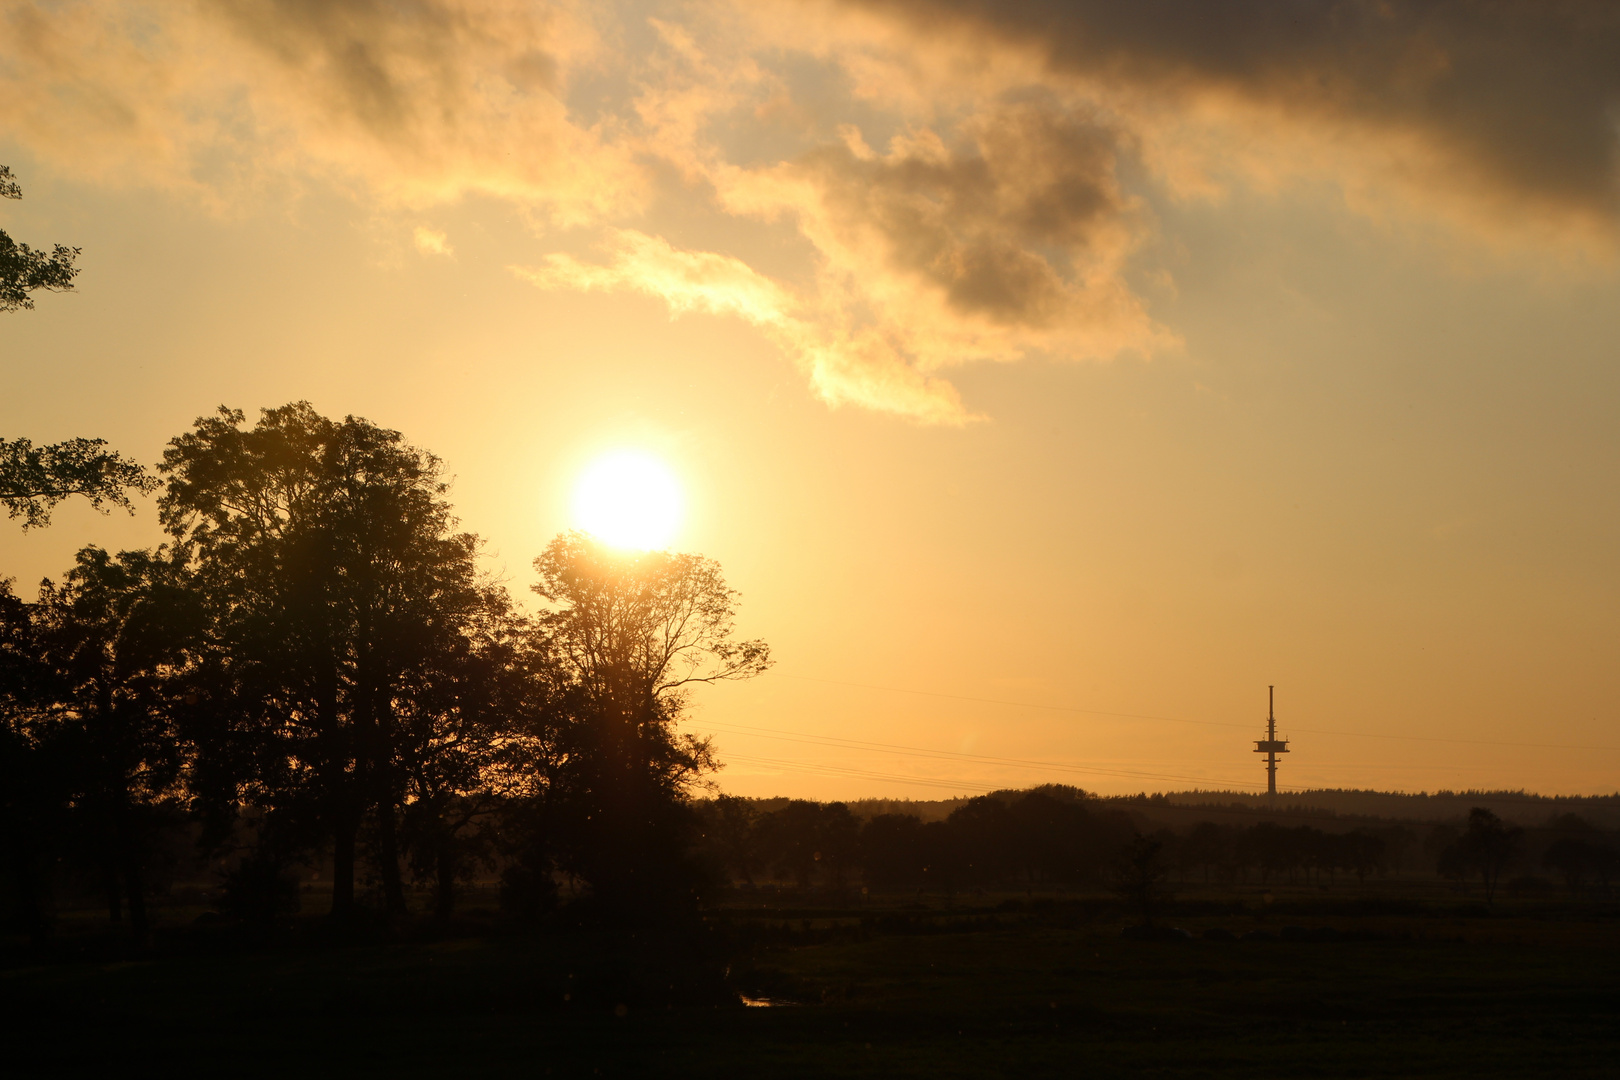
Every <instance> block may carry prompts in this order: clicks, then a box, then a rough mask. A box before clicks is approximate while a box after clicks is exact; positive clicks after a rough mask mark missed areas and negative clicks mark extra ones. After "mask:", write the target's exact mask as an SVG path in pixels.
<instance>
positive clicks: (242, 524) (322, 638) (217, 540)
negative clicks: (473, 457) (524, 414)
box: [160, 402, 505, 917]
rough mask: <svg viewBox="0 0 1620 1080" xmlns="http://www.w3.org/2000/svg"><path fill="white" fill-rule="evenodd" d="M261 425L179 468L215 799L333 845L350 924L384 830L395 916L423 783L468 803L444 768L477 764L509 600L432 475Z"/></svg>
mask: <svg viewBox="0 0 1620 1080" xmlns="http://www.w3.org/2000/svg"><path fill="white" fill-rule="evenodd" d="M244 421H245V417H244V416H243V414H242V413H241V412H240V411H236V410H231V409H223V408H222V409H221V410H220V411H219V413H218V414H217V415H215V416H212V417H203V418H200V419H199V420H198V421H197V425H196V428H195V429H194V430H193V431H191V432H189V433H187V434H184V435H181V436H180V437H178V438H176V439H174V440H173V441H172V442H171V443H170V446H169V449H168V450H167V451H166V452H165V454H164V459H163V465H162V471H163V472H164V473H166V474H167V475H168V477H169V482H168V489H167V491H166V493H165V494H164V496H163V497H162V500H161V503H160V506H161V511H162V519H163V522H164V524H165V526H166V527H167V528H168V529H169V530H170V532H171V533H173V534H174V535H175V536H176V537H177V538H178V539H179V540H181V541H182V543H183V544H184V545H185V549H186V550H187V552H188V553H189V554H190V555H191V556H192V559H193V562H194V565H195V568H196V571H195V572H196V575H197V577H198V580H199V582H200V584H201V586H202V588H203V590H204V594H205V596H206V597H207V599H208V602H209V605H210V614H211V616H212V622H213V628H214V629H213V637H214V644H215V651H214V656H213V657H212V661H213V662H212V665H211V667H210V672H209V674H210V678H211V680H212V686H213V688H214V690H215V692H217V693H218V694H219V695H220V696H221V697H222V698H223V699H224V700H222V701H220V702H219V703H218V704H219V705H220V706H222V707H221V708H216V709H212V710H209V711H208V712H207V713H206V715H207V716H209V717H212V718H213V720H214V722H215V723H216V724H217V725H219V727H218V728H217V729H216V730H214V731H213V732H212V733H211V737H210V738H208V739H207V740H205V745H206V746H207V747H208V751H207V754H208V755H209V756H212V757H214V758H215V760H214V761H211V762H204V763H202V766H201V769H202V772H203V774H204V775H207V776H211V777H213V778H214V781H215V783H214V785H213V790H212V791H211V792H209V793H208V794H209V795H210V796H211V797H212V798H213V800H214V801H215V802H216V803H218V802H220V801H224V802H233V801H243V802H249V803H252V804H254V805H257V806H259V807H260V808H262V809H263V810H264V811H265V812H266V813H267V815H269V817H270V818H271V819H272V820H271V821H270V823H269V825H270V828H269V832H270V833H271V834H274V835H281V836H288V835H293V836H302V837H304V838H306V839H307V840H313V839H314V838H317V837H319V836H322V835H324V836H325V837H327V838H329V839H330V842H331V843H332V850H333V876H334V884H333V894H332V911H333V913H334V915H337V916H339V917H344V916H347V915H348V914H350V913H351V912H352V910H353V908H354V881H355V860H356V853H357V838H358V837H359V836H360V834H361V830H362V824H363V822H365V821H366V819H367V816H368V814H369V815H370V828H369V829H368V836H369V838H370V839H371V841H372V843H371V848H372V855H373V857H374V859H375V861H376V863H377V866H378V871H379V875H380V878H381V881H382V886H383V893H384V899H385V904H386V906H387V908H388V909H389V910H390V911H391V912H397V911H400V910H402V909H403V906H404V891H403V884H402V871H401V855H402V852H401V849H400V838H399V815H400V812H401V809H402V806H403V805H404V804H405V803H406V802H407V801H408V800H409V799H410V798H412V797H413V795H418V796H419V795H422V794H423V793H425V792H427V790H428V788H425V787H419V788H418V789H417V790H416V791H414V792H413V790H412V784H413V782H418V783H422V784H427V785H428V786H429V787H432V786H433V785H440V784H441V782H442V783H443V784H453V783H454V781H453V780H451V779H448V778H447V777H448V775H449V774H450V773H455V772H456V770H455V769H454V768H447V767H444V765H443V757H444V756H446V755H448V756H451V757H453V756H454V755H456V754H457V753H458V752H459V749H460V747H461V746H462V745H464V744H463V743H462V742H461V741H460V736H459V735H458V734H456V732H458V731H462V730H464V728H465V721H466V716H465V713H464V711H463V709H462V708H461V705H462V702H463V701H464V700H465V677H466V676H467V673H468V671H469V670H470V666H469V663H468V659H469V656H470V654H471V653H472V652H473V651H475V650H474V647H473V646H472V644H470V639H472V638H475V637H476V636H477V635H478V634H479V633H480V632H482V631H481V627H482V626H483V625H484V624H485V623H486V622H487V621H488V620H490V619H498V618H499V617H500V616H501V613H502V612H503V611H504V607H505V601H504V597H503V596H502V595H501V594H500V592H499V590H497V589H493V588H490V587H488V586H486V585H484V584H483V583H482V582H481V581H480V579H479V576H478V574H477V572H476V568H475V558H476V554H477V549H478V540H477V538H476V537H474V536H471V535H469V534H465V533H456V532H454V531H453V529H454V524H455V521H454V518H453V517H452V516H451V514H450V508H449V505H448V503H447V502H446V501H445V499H444V493H445V490H446V486H445V484H444V482H443V480H442V479H441V478H440V467H439V461H438V459H437V458H435V457H434V456H433V455H431V454H429V453H426V452H425V451H422V450H419V449H417V448H415V447H413V446H410V445H409V444H407V443H406V442H405V441H404V439H403V438H402V437H401V436H400V434H399V433H398V432H395V431H389V430H386V429H383V428H379V427H377V426H376V425H374V424H371V423H370V422H368V421H366V420H363V419H360V418H357V417H352V416H351V417H347V418H345V419H344V420H342V421H333V420H329V419H327V418H326V417H323V416H321V415H319V414H318V413H316V412H315V411H314V410H313V409H312V408H311V407H310V406H309V404H308V403H307V402H299V403H296V404H292V405H287V406H284V407H282V408H279V409H269V410H265V411H264V412H263V414H262V416H261V418H260V420H259V422H258V423H257V424H256V425H255V426H254V427H252V428H251V429H244V427H243V424H244ZM428 758H433V759H434V761H435V762H436V764H430V763H429V762H428V760H427V759H428ZM435 770H438V772H437V773H435ZM434 790H439V789H438V788H435V789H434Z"/></svg>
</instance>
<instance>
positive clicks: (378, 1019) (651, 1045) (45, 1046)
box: [0, 894, 1620, 1077]
mask: <svg viewBox="0 0 1620 1080" xmlns="http://www.w3.org/2000/svg"><path fill="white" fill-rule="evenodd" d="M1313 909H1315V911H1314V913H1313ZM1260 914H1261V911H1259V910H1258V909H1257V910H1256V911H1253V912H1250V911H1249V910H1248V909H1244V908H1242V907H1241V906H1238V905H1234V904H1230V903H1229V904H1226V905H1224V906H1223V905H1222V904H1220V903H1216V902H1213V901H1212V902H1207V903H1199V902H1195V901H1191V900H1189V901H1186V902H1184V903H1183V905H1182V910H1181V911H1179V912H1172V914H1171V917H1170V918H1169V920H1168V921H1169V922H1172V923H1174V924H1175V925H1178V926H1181V927H1184V928H1185V929H1187V930H1188V931H1189V932H1191V933H1192V934H1193V935H1194V937H1193V938H1191V939H1189V940H1175V941H1133V940H1125V939H1122V938H1121V936H1120V930H1121V927H1122V926H1123V925H1124V924H1125V922H1126V920H1125V918H1124V916H1123V914H1122V913H1120V912H1118V911H1117V910H1114V909H1112V908H1111V906H1110V905H1109V904H1108V903H1107V902H1106V901H1103V900H1101V899H1100V898H1092V899H1090V900H1087V899H1084V898H1082V899H1074V898H1070V899H1067V900H1061V901H1059V900H1052V901H1047V902H1044V903H1041V902H1036V903H1028V902H1020V901H1013V900H1008V899H1006V898H1000V899H998V898H995V897H988V898H978V900H977V902H976V903H974V904H967V903H957V904H954V905H951V906H950V907H949V908H948V909H947V908H946V906H945V905H944V903H943V901H935V902H933V905H932V906H928V907H924V906H918V905H916V904H911V905H901V904H899V903H896V904H892V905H887V906H885V905H884V904H882V903H873V904H870V905H868V906H867V907H865V908H863V909H860V910H852V909H850V908H846V907H841V906H823V907H820V908H810V907H805V906H802V905H801V906H798V907H793V906H790V905H788V904H786V903H785V902H783V901H781V900H780V899H778V900H776V901H767V902H764V903H760V904H755V903H753V902H752V901H750V902H748V903H746V904H745V903H739V904H737V905H735V906H733V907H731V908H729V909H722V910H719V911H716V912H714V913H711V920H710V921H711V924H714V925H717V926H718V927H719V928H720V929H719V931H718V932H717V936H726V935H730V936H731V938H732V939H733V940H739V941H752V942H753V943H754V944H753V946H752V947H751V948H749V949H747V950H746V955H743V953H742V952H735V951H734V952H735V956H734V961H733V965H732V968H731V970H730V971H729V972H727V973H725V980H726V982H725V987H726V988H725V989H723V992H721V993H717V992H716V989H717V987H718V986H719V983H718V982H717V981H716V980H718V979H719V977H720V974H721V973H720V972H719V970H718V968H717V969H716V972H715V973H714V974H715V979H713V980H711V979H708V978H707V976H706V975H704V974H703V973H695V972H693V971H691V970H689V968H690V966H692V965H697V966H701V962H700V961H689V960H688V959H687V957H686V955H685V954H682V953H680V952H679V951H678V950H672V949H670V948H664V947H661V948H659V949H648V948H644V947H641V946H639V945H638V944H636V943H634V942H628V941H625V940H622V939H621V938H616V937H613V936H609V935H597V936H591V935H583V936H582V935H578V934H574V935H559V934H535V933H498V932H485V933H479V934H476V935H469V936H455V937H449V938H444V939H440V940H431V939H425V938H424V939H418V940H406V941H393V942H377V943H373V944H368V945H347V946H336V945H332V944H329V943H328V944H324V945H322V944H317V943H315V942H313V941H310V940H299V939H293V940H284V941H281V942H279V943H261V944H259V945H257V946H251V947H249V946H245V945H241V944H229V943H226V944H222V943H221V942H220V941H215V942H213V943H211V944H207V945H204V944H199V943H198V942H197V941H196V940H194V939H193V938H188V937H186V936H184V935H179V936H174V937H171V938H170V939H168V940H167V942H161V941H160V943H159V946H158V951H157V954H156V955H152V954H145V955H141V954H135V955H131V956H129V957H126V958H123V959H112V958H111V957H110V956H108V955H106V954H103V955H101V956H99V957H98V958H97V959H96V960H91V959H88V958H82V959H73V958H71V957H62V958H58V959H57V960H56V961H55V962H52V963H37V962H36V963H16V964H14V965H13V966H10V967H8V968H7V969H6V970H4V971H3V972H0V995H3V997H4V1002H5V1008H4V1017H5V1021H4V1023H5V1025H6V1028H7V1029H8V1030H7V1032H6V1034H7V1046H8V1051H7V1054H8V1057H9V1058H10V1060H12V1061H17V1062H24V1063H26V1072H25V1073H17V1074H13V1075H27V1074H39V1073H42V1072H44V1071H45V1070H47V1069H51V1070H54V1071H62V1072H81V1071H89V1070H90V1069H92V1068H98V1069H99V1068H107V1067H111V1069H114V1070H117V1071H120V1072H122V1073H125V1074H129V1073H130V1072H131V1069H132V1068H133V1070H134V1074H136V1075H141V1074H146V1073H148V1072H151V1071H169V1070H173V1071H176V1072H179V1073H182V1074H191V1073H198V1072H202V1071H208V1072H213V1073H217V1074H219V1075H228V1076H235V1075H265V1076H269V1075H276V1076H286V1075H289V1074H298V1073H303V1074H313V1075H325V1074H334V1073H340V1074H344V1075H362V1076H369V1075H394V1076H429V1075H439V1076H446V1075H448V1076H462V1075H476V1074H478V1073H483V1072H492V1073H495V1074H498V1075H522V1076H544V1075H556V1076H591V1075H607V1076H638V1075H640V1076H646V1075H671V1076H739V1077H740V1076H757V1077H816V1076H870V1077H890V1076H930V1077H933V1076H939V1077H954V1076H962V1077H978V1076H1006V1077H1025V1076H1087V1077H1113V1076H1119V1077H1126V1076H1130V1077H1139V1076H1163V1077H1170V1076H1174V1077H1182V1076H1261V1077H1370V1076H1455V1077H1482V1076H1490V1077H1496V1076H1525V1077H1553V1076H1558V1077H1585V1076H1591V1077H1600V1076H1601V1077H1614V1076H1616V1075H1620V965H1617V963H1616V961H1617V960H1620V919H1617V918H1615V917H1613V915H1612V913H1606V912H1604V911H1602V910H1600V909H1582V910H1573V909H1567V908H1562V907H1559V906H1558V905H1545V904H1544V905H1539V906H1536V907H1528V906H1522V907H1519V908H1515V907H1513V906H1512V905H1511V904H1501V905H1498V910H1496V911H1495V912H1493V913H1484V912H1482V910H1481V909H1480V908H1479V906H1478V905H1476V904H1462V903H1449V904H1447V903H1427V904H1418V905H1416V906H1413V905H1410V904H1409V905H1406V906H1405V907H1402V905H1400V904H1397V903H1392V902H1390V901H1389V900H1388V899H1387V898H1384V899H1377V898H1375V899H1374V900H1372V901H1370V902H1369V901H1363V902H1360V903H1359V906H1358V903H1357V902H1353V901H1347V900H1346V899H1345V898H1342V897H1335V898H1332V899H1331V902H1330V901H1329V900H1328V899H1316V898H1312V897H1310V896H1307V895H1303V894H1302V895H1301V896H1299V897H1295V898H1290V897H1288V896H1286V895H1279V897H1278V898H1277V903H1276V904H1275V906H1273V907H1269V908H1266V909H1264V911H1263V915H1264V917H1263V918H1260V917H1258V916H1259V915H1260ZM863 916H864V918H863ZM1283 926H1296V927H1301V928H1306V929H1309V928H1311V927H1317V926H1331V927H1333V928H1335V929H1336V930H1337V931H1338V932H1339V935H1340V936H1339V938H1338V940H1332V941H1295V940H1235V941H1224V940H1208V939H1205V938H1204V937H1202V934H1203V932H1204V931H1205V930H1207V929H1209V928H1211V927H1220V928H1222V929H1226V930H1229V931H1233V932H1236V933H1239V934H1241V933H1243V932H1246V931H1248V930H1252V929H1256V928H1262V929H1265V930H1267V931H1269V932H1278V931H1280V930H1281V928H1282V927H1283ZM728 927H729V929H727V928H728ZM1293 933H1294V934H1295V935H1297V933H1298V931H1294V932H1293ZM227 945H228V947H227ZM91 951H92V952H93V951H94V950H93V949H92V950H91ZM711 953H712V950H711ZM88 955H89V953H87V954H86V956H87V957H88ZM689 976H690V978H688V977H689ZM671 983H673V984H675V985H674V989H673V990H671V989H670V988H669V984H671ZM736 991H741V992H743V993H746V994H749V995H750V996H752V997H754V998H765V999H769V1000H771V1001H773V1002H775V1004H773V1005H771V1006H768V1007H745V1006H743V1005H741V1004H740V1003H738V1001H737V998H736V993H735V992H736Z"/></svg>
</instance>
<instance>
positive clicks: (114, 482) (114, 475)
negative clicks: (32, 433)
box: [0, 234, 158, 529]
mask: <svg viewBox="0 0 1620 1080" xmlns="http://www.w3.org/2000/svg"><path fill="white" fill-rule="evenodd" d="M3 235H4V234H0V236H3ZM106 445H107V443H106V441H105V440H103V439H69V440H68V441H67V442H60V443H54V444H51V445H48V446H35V445H34V444H33V443H32V442H31V441H30V440H28V439H9V440H8V439H0V504H3V505H4V506H5V507H6V509H7V511H9V513H10V516H11V517H14V518H16V517H20V518H22V519H23V528H24V529H31V528H36V527H40V526H44V525H49V524H50V523H51V510H52V508H54V507H55V506H56V504H57V503H59V502H61V501H62V500H64V499H66V498H68V497H69V496H73V495H83V496H84V497H85V498H87V499H89V500H90V505H92V506H94V507H95V508H96V509H97V510H101V509H102V508H103V507H104V506H105V505H106V504H108V503H111V504H112V505H113V506H120V507H123V508H124V509H125V510H128V511H130V512H131V513H133V512H134V509H135V508H134V506H133V505H132V504H131V503H130V501H129V495H128V492H129V491H139V492H141V493H143V494H145V493H148V492H151V491H154V490H156V488H157V486H158V481H157V479H156V478H155V477H153V476H151V475H149V474H148V473H147V471H146V470H145V469H144V468H143V467H142V466H141V465H140V464H139V463H137V462H134V461H131V460H130V459H128V458H126V457H124V456H123V455H121V454H118V453H115V452H113V451H109V450H105V449H103V447H105V446H106Z"/></svg>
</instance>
